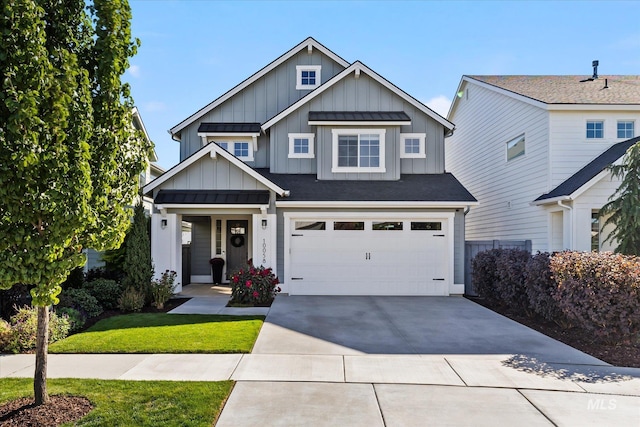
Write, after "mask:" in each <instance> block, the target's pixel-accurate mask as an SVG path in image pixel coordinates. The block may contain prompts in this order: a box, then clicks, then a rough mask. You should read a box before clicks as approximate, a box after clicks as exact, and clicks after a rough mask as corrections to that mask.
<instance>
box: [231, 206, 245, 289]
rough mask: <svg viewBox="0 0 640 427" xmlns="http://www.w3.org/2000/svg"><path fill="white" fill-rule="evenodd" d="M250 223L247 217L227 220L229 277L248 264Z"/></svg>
mask: <svg viewBox="0 0 640 427" xmlns="http://www.w3.org/2000/svg"><path fill="white" fill-rule="evenodd" d="M248 225H249V221H247V220H246V219H239V220H235V219H234V220H228V221H227V278H229V277H231V275H232V274H233V273H234V272H235V271H237V270H239V269H241V268H245V267H246V265H247V243H248V242H247V239H248V237H249V230H248Z"/></svg>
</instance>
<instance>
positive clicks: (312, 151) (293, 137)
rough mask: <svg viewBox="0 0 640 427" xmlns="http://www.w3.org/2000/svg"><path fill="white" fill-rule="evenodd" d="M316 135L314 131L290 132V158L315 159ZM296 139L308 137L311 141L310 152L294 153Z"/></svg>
mask: <svg viewBox="0 0 640 427" xmlns="http://www.w3.org/2000/svg"><path fill="white" fill-rule="evenodd" d="M315 137H316V135H315V134H313V133H290V134H289V158H290V159H313V158H314V157H315ZM296 139H307V140H308V141H309V152H308V153H294V144H295V140H296Z"/></svg>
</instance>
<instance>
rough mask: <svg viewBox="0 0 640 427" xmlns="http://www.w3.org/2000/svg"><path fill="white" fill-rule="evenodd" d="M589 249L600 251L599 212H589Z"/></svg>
mask: <svg viewBox="0 0 640 427" xmlns="http://www.w3.org/2000/svg"><path fill="white" fill-rule="evenodd" d="M591 250H592V251H596V252H599V251H600V212H598V211H592V212H591Z"/></svg>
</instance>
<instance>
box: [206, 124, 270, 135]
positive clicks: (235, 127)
mask: <svg viewBox="0 0 640 427" xmlns="http://www.w3.org/2000/svg"><path fill="white" fill-rule="evenodd" d="M198 132H207V133H208V132H211V133H260V123H200V126H198Z"/></svg>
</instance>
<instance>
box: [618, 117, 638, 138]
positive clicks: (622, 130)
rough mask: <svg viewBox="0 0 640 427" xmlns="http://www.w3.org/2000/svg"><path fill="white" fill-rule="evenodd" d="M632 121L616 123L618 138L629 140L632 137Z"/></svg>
mask: <svg viewBox="0 0 640 427" xmlns="http://www.w3.org/2000/svg"><path fill="white" fill-rule="evenodd" d="M634 133H635V132H634V123H633V121H629V120H625V121H619V122H618V138H624V139H631V138H633V137H634Z"/></svg>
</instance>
